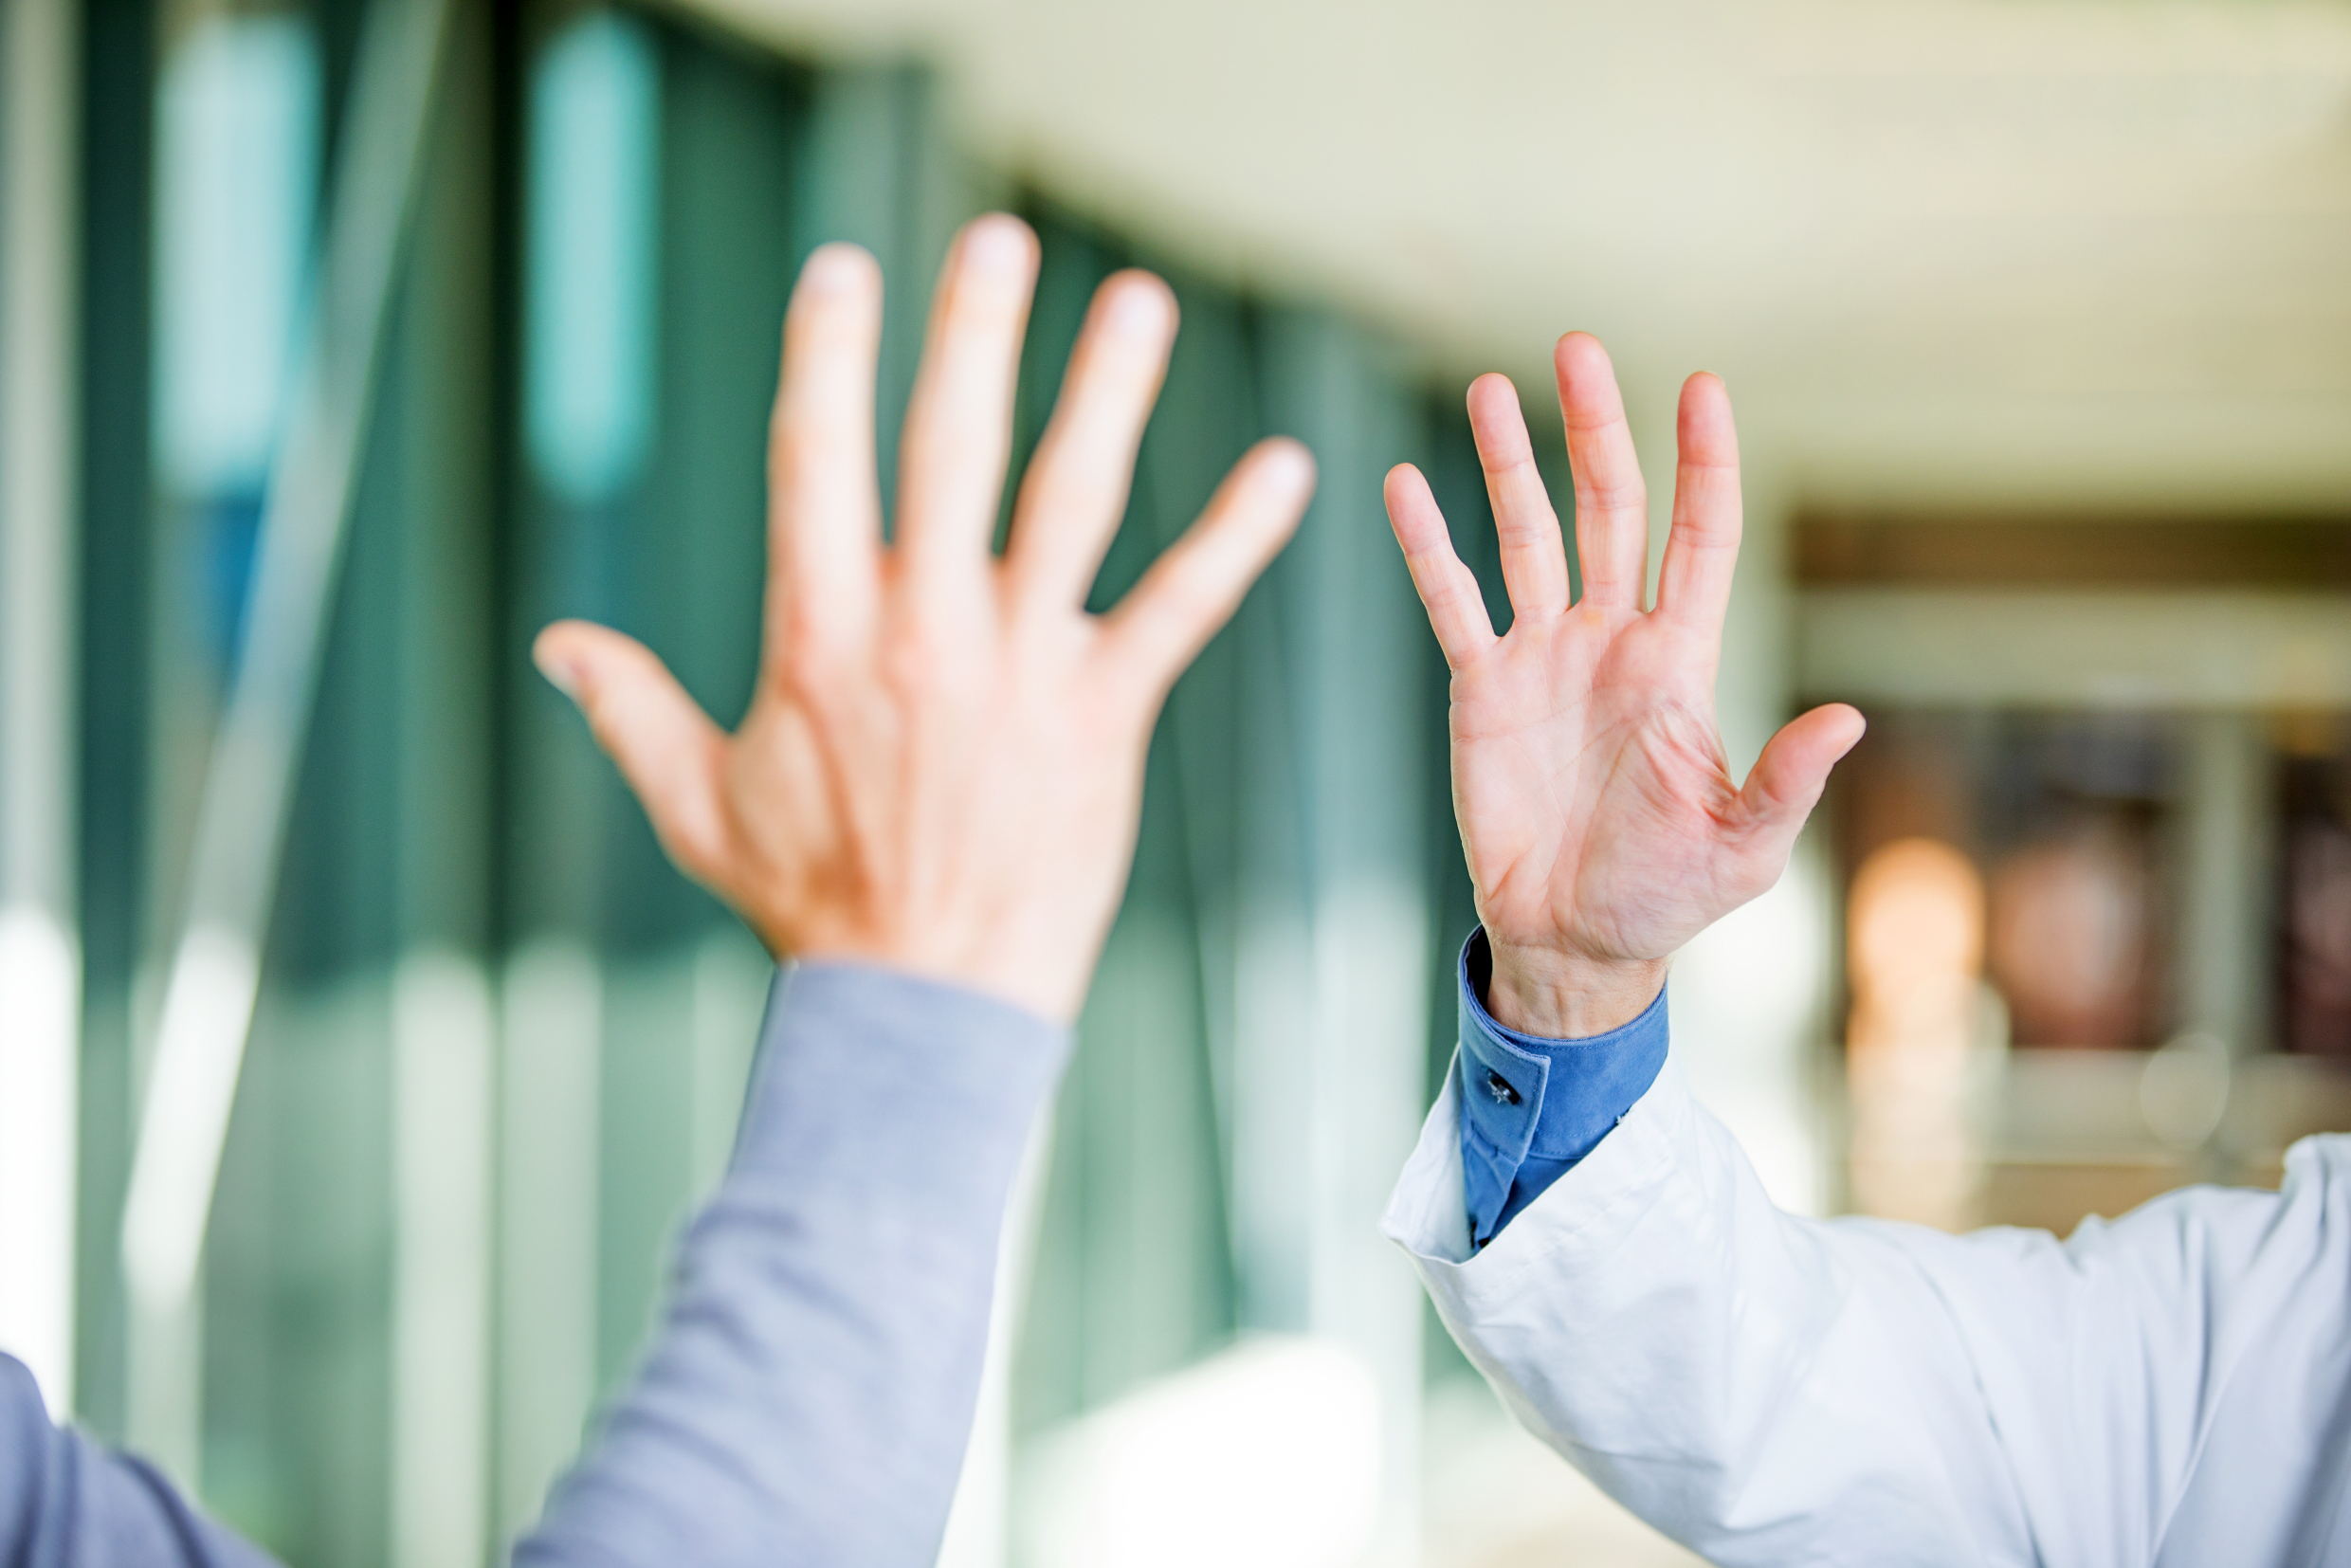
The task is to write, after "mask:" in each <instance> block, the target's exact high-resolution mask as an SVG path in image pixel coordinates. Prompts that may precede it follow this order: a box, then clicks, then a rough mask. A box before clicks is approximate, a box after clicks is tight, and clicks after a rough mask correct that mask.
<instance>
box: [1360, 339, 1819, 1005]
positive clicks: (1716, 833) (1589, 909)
mask: <svg viewBox="0 0 2351 1568" xmlns="http://www.w3.org/2000/svg"><path fill="white" fill-rule="evenodd" d="M1555 360H1556V366H1557V369H1558V385H1559V406H1560V410H1561V411H1562V413H1563V414H1564V415H1565V418H1566V426H1567V447H1568V461H1569V464H1570V466H1571V468H1572V469H1573V471H1574V474H1575V484H1576V556H1577V560H1578V563H1579V564H1580V565H1581V567H1582V569H1583V595H1582V597H1581V598H1579V599H1577V600H1576V601H1575V602H1574V603H1573V604H1571V603H1570V602H1569V592H1568V589H1569V585H1568V573H1567V556H1566V553H1565V550H1564V547H1563V545H1562V542H1561V538H1560V529H1559V521H1558V517H1557V515H1556V514H1555V513H1554V512H1553V510H1552V507H1551V502H1550V500H1549V497H1548V496H1547V495H1546V494H1545V492H1544V489H1543V484H1542V481H1541V479H1540V476H1539V475H1538V474H1537V472H1536V469H1535V463H1534V454H1533V449H1532V447H1531V446H1530V445H1529V442H1528V439H1527V432H1526V423H1525V420H1524V418H1523V417H1522V414H1521V412H1520V409H1519V402H1518V394H1517V392H1515V391H1514V389H1513V388H1512V387H1511V385H1510V383H1509V381H1508V380H1506V379H1505V378H1504V377H1503V376H1500V375H1487V376H1483V377H1481V378H1480V379H1479V380H1478V381H1477V382H1476V383H1474V384H1473V385H1472V386H1471V387H1470V389H1469V417H1470V422H1471V425H1472V427H1473V428H1474V430H1475V433H1476V436H1477V447H1478V456H1479V460H1480V463H1481V465H1482V466H1483V467H1484V469H1485V483H1486V492H1487V494H1488V496H1489V497H1490V498H1491V499H1492V501H1493V507H1494V517H1495V522H1496V527H1497V529H1498V531H1499V533H1500V536H1501V543H1502V566H1503V576H1504V581H1505V583H1506V584H1507V586H1508V589H1509V593H1510V605H1511V611H1512V617H1513V619H1512V624H1511V628H1510V630H1509V632H1508V634H1507V635H1504V636H1499V637H1498V636H1496V635H1495V633H1494V629H1493V627H1492V624H1491V623H1490V622H1489V621H1488V619H1487V617H1486V613H1485V601H1484V600H1483V599H1482V598H1481V597H1480V594H1479V592H1478V586H1477V582H1476V579H1475V578H1474V577H1472V576H1471V575H1470V573H1469V571H1468V569H1467V567H1465V566H1464V565H1463V564H1462V563H1461V561H1460V559H1459V558H1458V557H1456V556H1454V554H1453V550H1452V546H1451V542H1450V540H1449V537H1448V535H1447V532H1446V524H1445V519H1444V518H1443V516H1442V515H1440V514H1439V512H1438V510H1437V506H1436V501H1435V500H1434V498H1433V497H1432V496H1431V493H1430V490H1429V485H1428V483H1427V481H1426V480H1424V479H1423V478H1422V477H1421V475H1420V473H1419V472H1418V471H1417V470H1416V469H1414V468H1412V467H1411V466H1410V465H1404V466H1400V467H1397V468H1396V469H1394V470H1393V471H1392V472H1391V473H1390V474H1389V475H1388V483H1387V500H1388V515H1389V519H1390V520H1391V521H1392V522H1393V523H1394V528H1395V534H1396V539H1397V541H1398V542H1399V543H1400V544H1402V545H1403V547H1404V554H1405V558H1406V560H1407V561H1408V562H1409V563H1410V565H1411V568H1412V581H1413V583H1414V585H1415V586H1416V587H1417V588H1418V589H1419V591H1420V596H1421V601H1422V603H1423V604H1424V605H1425V606H1426V607H1427V608H1428V611H1429V619H1430V622H1431V625H1432V626H1433V627H1434V629H1435V630H1436V634H1437V640H1438V642H1439V643H1440V644H1442V645H1443V647H1444V649H1445V658H1446V662H1447V664H1448V665H1449V666H1450V667H1451V669H1452V715H1451V729H1452V750H1453V760H1452V767H1453V799H1454V808H1455V811H1456V813H1457V815H1458V816H1459V818H1460V823H1461V836H1462V844H1463V847H1464V848H1465V849H1466V850H1467V855H1468V861H1469V873H1470V877H1471V880H1472V881H1473V883H1474V884H1475V886H1476V892H1477V904H1478V914H1479V917H1480V918H1481V919H1482V920H1483V921H1485V931H1486V938H1487V940H1488V942H1489V943H1490V944H1491V947H1492V951H1493V965H1494V967H1493V975H1492V979H1491V982H1490V984H1489V988H1488V994H1487V996H1486V1005H1487V1007H1488V1008H1489V1009H1490V1010H1491V1011H1492V1012H1493V1013H1494V1016H1495V1017H1496V1018H1497V1019H1498V1020H1499V1021H1500V1022H1502V1023H1504V1024H1505V1025H1507V1026H1509V1027H1511V1028H1514V1029H1518V1030H1524V1031H1525V1032H1527V1033H1530V1034H1538V1035H1544V1036H1550V1037H1569V1036H1588V1035H1592V1034H1597V1033H1601V1032H1604V1031H1605V1030H1610V1029H1613V1028H1614V1027H1616V1026H1617V1025H1620V1024H1623V1023H1625V1022H1628V1021H1629V1020H1631V1018H1633V1017H1634V1016H1636V1015H1637V1014H1639V1013H1640V1012H1642V1011H1643V1010H1644V1009H1645V1008H1647V1007H1648V1005H1649V1002H1650V1001H1652V1000H1653V999H1655V997H1656V995H1657V992H1658V990H1659V988H1660V987H1661V986H1662V985H1663V984H1664V982H1665V971H1666V963H1667V960H1668V958H1669V957H1671V955H1672V954H1673V952H1674V951H1675V950H1676V949H1677V948H1679V947H1681V946H1682V945H1683V944H1684V943H1685V942H1686V941H1688V940H1689V939H1691V938H1692V937H1695V936H1696V935H1697V934H1698V933H1699V932H1701V931H1703V930H1704V929H1705V928H1706V926H1708V925H1710V924H1712V923H1713V922H1714V921H1717V920H1720V919H1721V918H1722V916H1724V915H1726V914H1728V913H1729V912H1730V911H1731V910H1733V909H1736V908H1737V907H1739V906H1740V904H1742V903H1746V902H1747V901H1748V900H1750V899H1753V898H1755V897H1756V896H1757V895H1758V894H1759V893H1761V892H1763V891H1764V890H1765V889H1766V888H1768V887H1770V886H1771V885H1772V884H1773V883H1775V882H1776V881H1777V880H1778V878H1779V874H1780V872H1781V871H1782V870H1783V869H1784V868H1785V866H1787V862H1788V854H1789V851H1790V849H1791V848H1793V846H1794V844H1795V836H1796V833H1797V831H1798V830H1800V829H1801V828H1802V827H1803V825H1804V820H1805V818H1806V817H1807V816H1808V815H1810V814H1811V811H1812V809H1813V804H1814V803H1815V802H1816V801H1817V800H1818V799H1819V798H1820V792H1821V790H1822V788H1823V787H1824V786H1825V785H1826V784H1827V782H1828V777H1829V770H1830V769H1831V768H1832V767H1833V766H1834V765H1835V763H1836V761H1837V759H1838V758H1839V757H1843V756H1844V755H1845V753H1846V752H1847V751H1849V750H1850V749H1851V747H1852V745H1853V743H1854V742H1855V741H1856V740H1858V739H1859V738H1861V730H1862V722H1861V716H1860V714H1858V713H1856V712H1855V711H1854V710H1853V709H1851V708H1850V707H1845V706H1842V705H1832V706H1830V707H1823V708H1816V709H1814V710H1813V711H1812V712H1810V713H1807V714H1805V715H1803V716H1802V717H1801V718H1799V719H1796V720H1794V721H1793V722H1791V723H1790V724H1788V725H1787V726H1786V727H1785V728H1784V729H1782V730H1780V732H1779V733H1778V734H1777V735H1776V736H1774V737H1773V738H1772V740H1771V743H1770V744H1769V745H1767V746H1766V747H1765V748H1764V750H1763V755H1762V756H1761V757H1760V758H1759V759H1758V761H1757V762H1756V765H1755V767H1754V769H1753V770H1752V771H1751V772H1750V773H1749V775H1748V776H1747V780H1746V782H1745V784H1744V785H1743V786H1741V785H1740V784H1739V783H1738V782H1737V781H1736V780H1734V779H1733V778H1732V777H1731V775H1730V770H1729V765H1728V762H1727V760H1726V759H1725V757H1724V756H1723V751H1722V738H1721V736H1720V734H1719V732H1718V731H1717V729H1716V726H1715V716H1714V675H1715V667H1716V665H1717V664H1718V662H1719V661H1720V659H1721V657H1722V619H1723V614H1724V612H1725V611H1726V609H1727V608H1728V605H1729V600H1730V588H1731V573H1732V568H1733V566H1734V563H1735V562H1736V561H1737V559H1738V556H1739V533H1740V494H1739V446H1738V437H1737V435H1736V433H1735V432H1734V430H1733V428H1732V424H1731V410H1730V399H1729V397H1728V396H1727V395H1726V394H1725V392H1723V390H1722V382H1721V381H1720V380H1719V379H1717V378H1716V377H1714V376H1712V375H1706V374H1700V375H1693V376H1691V377H1690V378H1689V380H1688V382H1687V383H1686V384H1685V385H1684V387H1683V389H1682V403H1681V410H1680V419H1679V431H1678V434H1679V439H1680V446H1681V453H1680V463H1679V466H1678V468H1677V470H1676V473H1675V482H1674V498H1673V526H1672V532H1671V534H1670V536H1669V538H1668V543H1667V546H1666V556H1665V562H1664V565H1663V568H1662V569H1661V573H1660V575H1659V580H1658V586H1657V604H1656V606H1655V608H1654V609H1651V610H1647V611H1645V610H1643V608H1642V599H1643V596H1644V589H1645V585H1646V583H1647V580H1648V538H1649V518H1648V497H1647V493H1646V491H1645V490H1644V488H1643V485H1642V481H1641V470H1640V466H1639V465H1638V463H1637V462H1636V461H1635V459H1634V456H1633V450H1632V436H1631V430H1630V429H1629V428H1628V427H1627V426H1626V423H1625V413H1624V401H1623V399H1622V397H1621V396H1620V395H1619V394H1618V392H1617V389H1616V377H1615V372H1614V370H1613V367H1612V366H1611V365H1610V363H1609V359H1608V356H1607V354H1606V353H1605V352H1604V351H1603V350H1602V349H1601V347H1600V345H1599V343H1598V342H1597V341H1596V340H1595V339H1594V338H1592V337H1588V336H1586V335H1584V334H1581V333H1571V334H1569V335H1568V336H1567V337H1563V338H1561V339H1560V340H1559V344H1558V351H1557V354H1556V356H1555Z"/></svg>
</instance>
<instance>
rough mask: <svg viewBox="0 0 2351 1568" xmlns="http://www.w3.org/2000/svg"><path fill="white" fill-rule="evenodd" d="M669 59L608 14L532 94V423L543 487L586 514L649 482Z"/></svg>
mask: <svg viewBox="0 0 2351 1568" xmlns="http://www.w3.org/2000/svg"><path fill="white" fill-rule="evenodd" d="M660 137H661V76H660V61H659V59H658V57H657V55H656V53H655V49H654V45H653V41H652V39H651V38H650V37H649V36H648V35H647V31H646V29H645V27H643V26H642V25H641V24H639V23H636V22H632V21H629V20H628V19H626V18H623V17H620V16H615V15H612V14H610V13H599V14H595V15H592V16H589V17H586V18H584V19H583V20H581V21H579V22H576V23H574V25H573V26H572V27H570V28H569V29H568V30H566V31H565V32H564V33H563V34H562V35H561V36H559V37H558V38H557V39H556V41H555V42H554V44H553V45H551V46H549V47H548V49H547V51H546V52H545V53H544V54H543V55H541V56H540V58H539V62H538V71H537V73H536V76H535V78H534V80H533V82H532V83H531V152H530V159H531V166H530V209H529V219H528V221H529V239H528V245H529V261H528V272H527V292H528V302H527V307H526V320H525V331H524V344H525V346H524V354H525V361H524V384H523V425H524V430H525V434H526V437H527V440H528V444H529V447H530V455H531V463H532V466H533V468H534V469H535V470H536V471H537V473H538V478H539V482H540V483H543V484H545V485H546V486H547V488H548V489H549V490H550V491H552V492H553V493H554V494H555V495H556V496H557V497H559V498H560V499H562V500H564V501H570V502H573V503H574V504H586V503H590V502H594V501H604V500H607V499H610V498H611V497H612V496H615V495H617V494H619V493H620V492H621V491H623V490H624V489H626V488H627V487H628V485H629V483H632V482H633V481H634V480H635V479H636V478H637V476H638V475H639V474H640V473H641V472H642V471H643V470H644V467H645V461H646V454H647V450H648V448H649V447H651V445H652V430H653V327H654V321H653V314H654V297H653V290H654V276H655V272H654V268H655V260H654V241H655V238H656V233H655V230H656V228H657V227H658V225H659V222H660V212H659V210H658V202H659V151H660V145H661V142H660Z"/></svg>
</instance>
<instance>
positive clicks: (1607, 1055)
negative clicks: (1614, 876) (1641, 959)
mask: <svg viewBox="0 0 2351 1568" xmlns="http://www.w3.org/2000/svg"><path fill="white" fill-rule="evenodd" d="M1493 968H1494V958H1493V952H1492V950H1491V949H1490V948H1489V947H1487V945H1486V941H1485V927H1483V926H1481V927H1479V928H1478V929H1477V930H1476V931H1473V932H1471V933H1470V935H1469V939H1468V940H1467V942H1465V943H1463V944H1462V949H1461V963H1460V965H1459V975H1460V990H1461V1050H1460V1053H1459V1054H1458V1055H1457V1056H1456V1057H1455V1058H1454V1069H1453V1070H1454V1071H1456V1072H1457V1073H1459V1074H1460V1075H1461V1082H1460V1085H1459V1089H1460V1100H1461V1169H1462V1187H1463V1192H1462V1196H1463V1200H1464V1201H1465V1202H1466V1203H1467V1205H1468V1210H1469V1239H1470V1241H1471V1243H1472V1244H1473V1245H1475V1246H1478V1247H1484V1246H1485V1244H1486V1243H1487V1242H1489V1241H1491V1240H1492V1239H1493V1238H1494V1237H1495V1236H1496V1235H1498V1234H1500V1233H1501V1231H1502V1229H1503V1227H1504V1226H1505V1225H1508V1224H1509V1223H1510V1221H1511V1219H1512V1218H1513V1217H1514V1216H1515V1215H1516V1214H1517V1213H1518V1212H1519V1211H1520V1210H1522V1209H1524V1208H1525V1207H1526V1206H1527V1205H1528V1204H1530V1203H1532V1202H1534V1201H1535V1199H1537V1198H1538V1197H1540V1196H1541V1195H1542V1194H1543V1192H1544V1190H1545V1189H1546V1188H1548V1187H1549V1186H1550V1185H1551V1184H1552V1183H1553V1182H1554V1181H1557V1180H1558V1178H1559V1177H1560V1176H1564V1175H1566V1174H1567V1172H1568V1171H1569V1170H1571V1169H1572V1168H1573V1167H1574V1166H1575V1164H1576V1161H1577V1160H1579V1159H1581V1158H1584V1156H1586V1155H1588V1154H1590V1153H1591V1152H1592V1151H1593V1150H1594V1149H1595V1148H1597V1147H1598V1146H1599V1143H1600V1140H1602V1139H1604V1138H1606V1137H1607V1136H1608V1133H1609V1129H1610V1128H1612V1127H1613V1126H1615V1125H1616V1123H1617V1122H1619V1121H1623V1120H1624V1117H1625V1113H1626V1112H1627V1111H1630V1110H1631V1109H1632V1107H1633V1105H1634V1103H1636V1102H1638V1101H1639V1100H1640V1098H1641V1096H1643V1095H1645V1094H1647V1093H1648V1092H1649V1085H1651V1084H1653V1083H1655V1082H1656V1081H1657V1073H1658V1070H1659V1069H1660V1068H1661V1067H1664V1066H1665V1065H1666V1043H1667V1039H1668V1028H1667V1022H1666V994H1665V992H1664V991H1662V990H1661V991H1659V992H1658V994H1657V999H1656V1000H1655V1001H1653V1002H1651V1003H1649V1007H1648V1009H1647V1010H1646V1011H1645V1012H1642V1014H1641V1015H1640V1016H1639V1017H1637V1018H1635V1019H1633V1020H1632V1021H1631V1023H1629V1024H1625V1025H1622V1026H1621V1027H1619V1028H1616V1029H1613V1030H1609V1031H1608V1032H1607V1033H1606V1034H1595V1035H1593V1036H1592V1037H1590V1038H1589V1039H1583V1040H1547V1039H1544V1038H1542V1037H1541V1036H1540V1035H1534V1034H1522V1033H1520V1032H1519V1031H1518V1030H1514V1029H1505V1028H1504V1027H1503V1026H1502V1025H1501V1024H1499V1023H1496V1022H1495V1021H1494V1016H1493V1014H1492V1013H1490V1012H1486V1011H1485V987H1486V982H1487V981H1488V980H1489V979H1490V978H1491V977H1492V975H1493Z"/></svg>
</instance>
